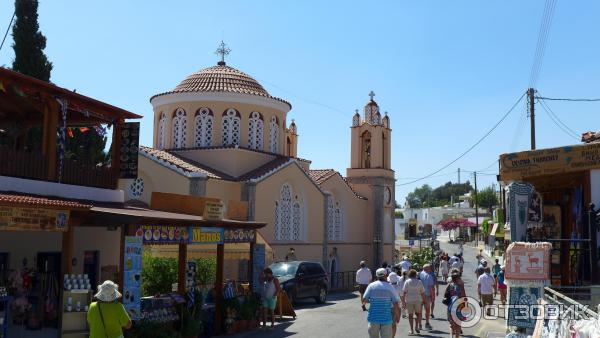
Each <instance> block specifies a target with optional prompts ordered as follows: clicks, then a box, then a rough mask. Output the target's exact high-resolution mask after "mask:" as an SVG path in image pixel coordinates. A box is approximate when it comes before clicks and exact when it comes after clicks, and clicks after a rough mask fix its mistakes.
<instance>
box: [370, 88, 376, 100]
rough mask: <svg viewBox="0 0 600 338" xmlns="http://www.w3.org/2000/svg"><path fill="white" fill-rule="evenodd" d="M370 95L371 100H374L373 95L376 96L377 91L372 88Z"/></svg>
mask: <svg viewBox="0 0 600 338" xmlns="http://www.w3.org/2000/svg"><path fill="white" fill-rule="evenodd" d="M369 96H370V97H371V101H373V97H375V93H374V92H373V91H372V90H371V92H370V93H369Z"/></svg>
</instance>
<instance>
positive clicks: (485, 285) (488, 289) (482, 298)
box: [477, 266, 496, 313]
mask: <svg viewBox="0 0 600 338" xmlns="http://www.w3.org/2000/svg"><path fill="white" fill-rule="evenodd" d="M490 271H491V270H490V267H489V266H486V267H485V268H484V269H483V274H482V275H481V276H479V279H478V280H477V294H478V295H479V303H480V304H481V307H482V308H483V309H485V308H486V306H488V305H492V304H493V303H494V284H496V280H495V279H494V277H492V275H491V274H490ZM488 313H489V309H488Z"/></svg>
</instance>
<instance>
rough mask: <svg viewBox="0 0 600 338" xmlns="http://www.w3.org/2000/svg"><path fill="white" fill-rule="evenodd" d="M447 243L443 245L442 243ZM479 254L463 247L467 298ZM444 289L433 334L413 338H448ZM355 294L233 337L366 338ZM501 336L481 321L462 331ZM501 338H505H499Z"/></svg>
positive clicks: (497, 327)
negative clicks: (443, 300) (273, 325)
mask: <svg viewBox="0 0 600 338" xmlns="http://www.w3.org/2000/svg"><path fill="white" fill-rule="evenodd" d="M440 237H443V238H442V241H441V243H440V247H441V249H442V250H444V251H446V252H448V253H450V254H452V253H454V252H457V251H458V247H457V246H456V245H454V244H449V243H447V238H448V236H447V235H445V236H440ZM444 241H446V242H444ZM477 252H478V250H477V249H475V248H473V247H469V246H466V245H465V246H464V257H465V265H464V274H463V277H464V278H463V279H464V281H465V287H466V290H467V296H472V297H477V283H476V281H475V268H476V259H475V256H476V255H477ZM444 290H445V285H443V284H442V285H440V296H439V297H438V298H437V300H436V306H435V311H434V315H435V319H432V320H431V325H432V326H433V330H422V331H421V334H420V335H415V337H417V336H418V337H448V336H449V326H448V322H447V320H446V307H445V306H444V305H443V304H442V301H441V297H442V295H443V292H444ZM358 297H359V295H358V292H354V293H351V294H350V293H346V294H341V293H337V294H331V295H329V298H328V302H327V303H326V304H323V305H317V304H315V303H314V302H313V301H312V300H307V301H303V302H300V303H299V305H298V306H297V309H296V314H297V316H298V317H297V318H296V320H292V319H286V318H284V319H283V321H282V322H278V323H276V326H275V329H273V330H266V331H262V330H257V331H254V332H248V333H245V334H240V335H236V336H234V337H240V338H241V337H288V336H294V337H307V338H308V337H366V336H368V335H367V312H363V311H362V310H361V308H360V304H359V298H358ZM408 331H409V324H408V319H406V318H402V319H401V320H400V324H399V326H398V330H397V333H396V337H405V336H406V335H407V332H408ZM503 332H504V321H503V320H501V319H499V320H494V321H490V320H484V319H482V320H481V321H480V322H479V323H478V324H476V325H475V326H474V327H471V328H465V329H464V330H463V333H464V334H463V337H488V335H489V337H500V335H499V334H501V333H503ZM501 336H502V337H503V336H504V335H501Z"/></svg>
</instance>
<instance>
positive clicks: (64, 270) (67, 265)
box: [61, 222, 75, 276]
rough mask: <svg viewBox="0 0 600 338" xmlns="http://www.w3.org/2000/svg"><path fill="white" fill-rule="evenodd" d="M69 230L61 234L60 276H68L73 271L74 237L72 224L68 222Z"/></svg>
mask: <svg viewBox="0 0 600 338" xmlns="http://www.w3.org/2000/svg"><path fill="white" fill-rule="evenodd" d="M69 223H70V224H69V228H68V229H67V231H65V232H63V233H62V256H61V260H62V264H61V276H64V275H66V274H70V273H71V272H72V271H73V264H71V262H72V260H73V244H74V237H75V229H74V226H73V224H72V222H69Z"/></svg>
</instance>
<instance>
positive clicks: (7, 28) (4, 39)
mask: <svg viewBox="0 0 600 338" xmlns="http://www.w3.org/2000/svg"><path fill="white" fill-rule="evenodd" d="M16 14H17V12H16V11H14V12H13V15H12V17H11V18H10V22H9V23H8V27H6V33H4V37H3V38H2V43H0V50H2V46H4V41H6V36H7V35H8V31H10V27H11V26H12V23H13V20H15V15H16Z"/></svg>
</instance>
